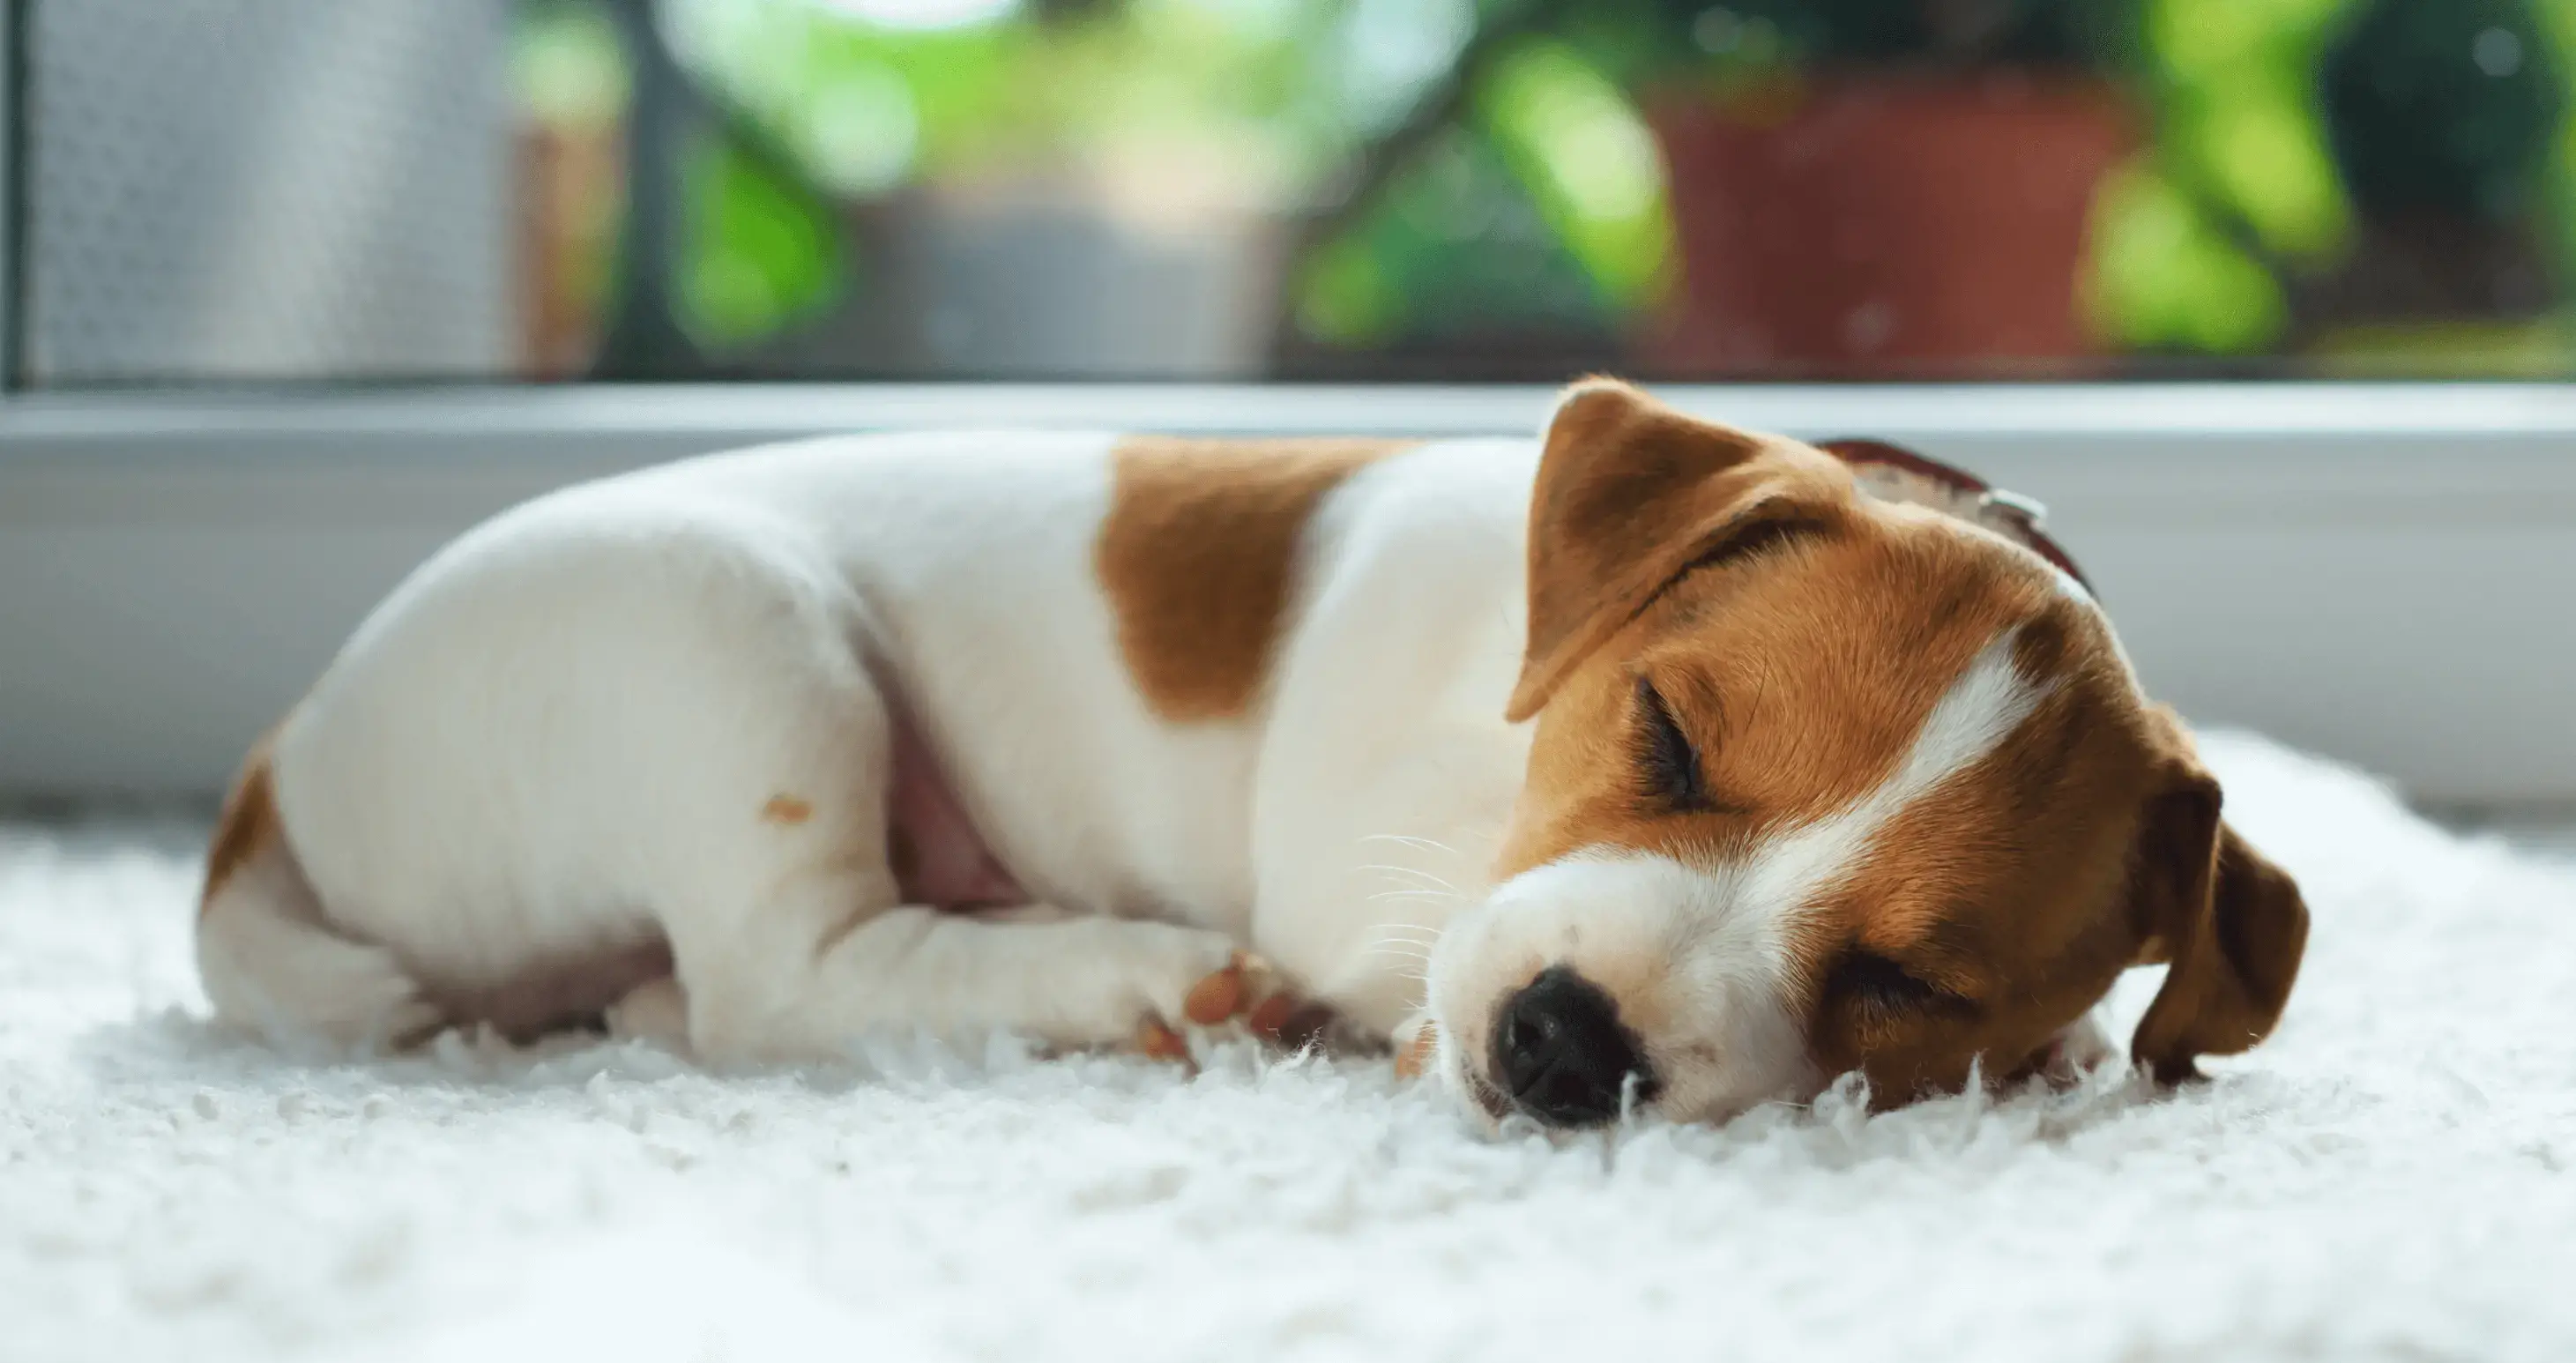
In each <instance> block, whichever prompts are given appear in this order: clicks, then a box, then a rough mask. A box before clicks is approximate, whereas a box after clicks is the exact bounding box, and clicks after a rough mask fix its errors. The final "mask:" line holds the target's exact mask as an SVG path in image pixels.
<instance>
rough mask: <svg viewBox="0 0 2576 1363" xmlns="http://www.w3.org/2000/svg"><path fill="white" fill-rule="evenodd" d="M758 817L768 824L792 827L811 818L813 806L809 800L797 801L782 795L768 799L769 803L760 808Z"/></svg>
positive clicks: (794, 798)
mask: <svg viewBox="0 0 2576 1363" xmlns="http://www.w3.org/2000/svg"><path fill="white" fill-rule="evenodd" d="M760 817H761V818H762V819H763V820H764V821H766V822H769V823H777V824H788V825H791V826H792V825H795V824H800V823H803V822H805V821H806V820H807V819H810V818H813V817H814V804H813V802H812V801H810V800H804V799H799V798H798V797H796V796H793V795H788V794H784V793H781V794H777V795H772V796H770V797H769V803H767V804H765V805H762V806H761V807H760Z"/></svg>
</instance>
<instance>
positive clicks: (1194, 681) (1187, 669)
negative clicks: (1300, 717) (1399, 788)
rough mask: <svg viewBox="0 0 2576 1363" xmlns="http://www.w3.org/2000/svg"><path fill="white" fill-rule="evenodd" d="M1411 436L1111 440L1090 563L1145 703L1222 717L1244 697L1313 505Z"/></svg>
mask: <svg viewBox="0 0 2576 1363" xmlns="http://www.w3.org/2000/svg"><path fill="white" fill-rule="evenodd" d="M1411 443H1412V442H1407V441H1393V440H1339V439H1281V440H1217V439H1184V438H1179V437H1172V436H1137V437H1131V438H1129V439H1127V440H1125V441H1122V442H1121V443H1120V444H1119V446H1118V448H1117V450H1116V451H1115V452H1114V453H1113V455H1112V458H1113V460H1114V462H1115V475H1114V476H1115V482H1114V484H1113V486H1112V489H1111V493H1110V508H1109V515H1108V518H1107V519H1106V521H1104V522H1103V524H1102V525H1101V528H1100V539H1099V542H1098V544H1097V545H1096V546H1095V548H1094V550H1093V555H1092V563H1093V568H1094V571H1096V572H1097V573H1098V574H1099V576H1100V583H1101V586H1102V587H1103V588H1105V589H1106V590H1107V591H1108V593H1109V600H1110V604H1111V607H1112V609H1114V610H1115V611H1116V612H1117V615H1118V647H1119V650H1120V652H1121V653H1123V654H1124V655H1125V657H1126V660H1127V670H1128V672H1129V673H1130V675H1132V676H1134V678H1135V679H1136V686H1137V689H1138V690H1139V691H1140V692H1142V693H1143V694H1144V697H1145V701H1146V704H1147V705H1149V706H1151V707H1152V709H1153V711H1154V713H1155V714H1157V715H1160V716H1162V717H1163V718H1165V719H1171V720H1206V719H1224V718H1229V717H1231V716H1235V715H1239V714H1242V713H1243V712H1244V711H1245V710H1246V709H1247V708H1249V707H1250V706H1251V704H1252V702H1253V700H1254V698H1255V697H1256V696H1258V695H1259V694H1260V691H1261V686H1262V682H1263V680H1264V678H1265V677H1266V676H1267V675H1268V672H1269V665H1270V654H1271V649H1272V646H1273V644H1274V643H1275V642H1276V640H1277V637H1278V633H1279V629H1280V626H1281V622H1282V620H1283V617H1284V616H1285V615H1286V614H1287V611H1288V606H1289V593H1290V590H1291V586H1292V579H1293V577H1294V575H1295V571H1296V566H1297V555H1298V546H1299V544H1300V542H1301V539H1302V537H1303V535H1304V533H1305V529H1306V525H1307V523H1308V522H1309V521H1310V520H1312V519H1313V517H1314V514H1315V508H1316V506H1317V505H1318V504H1319V503H1321V502H1322V501H1323V499H1324V496H1325V494H1326V493H1329V492H1331V491H1332V490H1333V489H1334V488H1335V487H1336V486H1338V485H1340V483H1341V482H1342V481H1343V480H1344V479H1346V478H1349V477H1350V476H1351V475H1352V474H1353V473H1355V472H1357V471H1358V470H1360V469H1361V468H1363V467H1365V466H1367V465H1368V464H1370V463H1372V462H1374V461H1376V460H1378V459H1382V458H1385V457H1386V456H1388V455H1390V454H1393V453H1396V452H1398V451H1400V450H1403V449H1407V448H1410V446H1411Z"/></svg>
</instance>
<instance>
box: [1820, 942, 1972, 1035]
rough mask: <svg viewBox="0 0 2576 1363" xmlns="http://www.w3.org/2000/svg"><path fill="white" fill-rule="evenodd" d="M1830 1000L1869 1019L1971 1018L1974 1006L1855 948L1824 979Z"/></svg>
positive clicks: (1897, 965) (1880, 957)
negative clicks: (1934, 1014) (1922, 1015)
mask: <svg viewBox="0 0 2576 1363" xmlns="http://www.w3.org/2000/svg"><path fill="white" fill-rule="evenodd" d="M1825 991H1826V993H1827V994H1828V995H1829V996H1831V997H1832V998H1834V999H1836V1000H1838V1001H1840V1002H1842V1003H1844V1004H1845V1005H1846V1006H1848V1007H1851V1008H1854V1009H1856V1010H1858V1011H1859V1012H1861V1013H1862V1014H1863V1015H1865V1016H1867V1017H1870V1018H1872V1019H1878V1020H1886V1019H1891V1018H1896V1017H1900V1016H1912V1015H1919V1014H1927V1013H1945V1014H1949V1015H1952V1016H1958V1017H1973V1016H1975V1015H1976V1013H1977V1005H1976V1003H1975V1002H1974V1001H1973V1000H1971V999H1967V998H1964V997H1962V996H1960V995H1958V994H1954V993H1951V992H1950V991H1948V990H1946V989H1943V988H1941V987H1940V986H1939V985H1936V984H1933V983H1932V982H1931V981H1929V980H1926V979H1924V978H1923V977H1921V976H1919V975H1916V974H1914V973H1913V972H1912V971H1909V970H1907V969H1906V968H1905V967H1904V966H1902V965H1899V964H1897V963H1896V962H1895V961H1893V960H1890V959H1889V958H1887V957H1885V956H1881V955H1879V954H1878V953H1877V952H1874V951H1867V950H1863V949H1861V948H1858V947H1855V948H1853V949H1852V950H1850V951H1847V952H1845V953H1843V956H1842V959H1840V960H1838V961H1836V962H1835V963H1834V968H1833V972H1832V973H1831V974H1829V975H1827V976H1826V977H1825Z"/></svg>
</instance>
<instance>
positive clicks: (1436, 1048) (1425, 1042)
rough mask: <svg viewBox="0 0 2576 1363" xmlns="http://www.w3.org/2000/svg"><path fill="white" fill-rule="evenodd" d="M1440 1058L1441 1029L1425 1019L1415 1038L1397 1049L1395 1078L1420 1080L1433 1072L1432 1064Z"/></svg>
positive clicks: (1418, 1027)
mask: <svg viewBox="0 0 2576 1363" xmlns="http://www.w3.org/2000/svg"><path fill="white" fill-rule="evenodd" d="M1439 1057H1440V1029H1439V1028H1437V1027H1434V1026H1432V1025H1431V1021H1430V1019H1428V1018H1425V1019H1424V1020H1423V1021H1422V1022H1421V1023H1420V1025H1418V1026H1416V1027H1415V1028H1414V1030H1413V1036H1412V1037H1411V1038H1410V1039H1408V1040H1405V1041H1403V1042H1402V1043H1401V1044H1399V1045H1398V1046H1397V1047H1396V1049H1395V1077H1396V1078H1398V1079H1419V1078H1421V1077H1422V1076H1424V1075H1426V1074H1429V1073H1430V1072H1431V1066H1432V1062H1434V1061H1436V1060H1437V1059H1439Z"/></svg>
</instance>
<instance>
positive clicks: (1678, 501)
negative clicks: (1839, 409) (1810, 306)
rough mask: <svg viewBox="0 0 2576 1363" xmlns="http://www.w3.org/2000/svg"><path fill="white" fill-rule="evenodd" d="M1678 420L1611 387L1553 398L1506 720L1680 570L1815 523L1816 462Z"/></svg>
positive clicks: (1828, 488) (1831, 466) (1821, 494)
mask: <svg viewBox="0 0 2576 1363" xmlns="http://www.w3.org/2000/svg"><path fill="white" fill-rule="evenodd" d="M1798 448H1799V447H1797V446H1795V445H1792V444H1790V443H1789V442H1786V441H1778V440H1767V439H1765V438H1763V437H1761V436H1756V435H1752V434H1748V433H1746V432H1743V431H1738V430H1734V429H1732V428H1730V427H1726V426H1720V425H1717V424H1715V423H1713V422H1707V421H1701V420H1699V419H1697V418H1695V417H1690V416H1685V415H1683V414H1682V413H1680V412H1677V411H1674V410H1673V409H1672V408H1670V407H1667V406H1665V405H1663V404H1662V403H1660V402H1657V401H1655V400H1654V399H1653V398H1650V397H1648V396H1646V395H1645V394H1644V393H1642V392H1639V391H1638V390H1636V389H1635V388H1632V387H1629V386H1628V385H1627V384H1624V383H1621V382H1619V381H1618V380H1616V379H1599V378H1596V379H1586V380H1584V381H1583V382H1581V383H1578V384H1576V385H1574V386H1573V387H1572V388H1570V389H1568V390H1567V391H1566V395H1565V397H1564V399H1563V400H1562V401H1560V402H1559V403H1558V404H1557V409H1556V416H1555V419H1554V420H1553V421H1551V422H1550V423H1549V424H1548V429H1547V445H1546V449H1545V452H1544V453H1543V454H1541V456H1540V458H1539V466H1538V480H1537V482H1536V484H1535V485H1534V486H1533V488H1532V489H1531V493H1530V526H1529V530H1530V533H1529V649H1528V652H1527V653H1526V654H1524V655H1523V657H1522V661H1521V675H1520V682H1519V684H1518V685H1517V686H1515V687H1514V688H1513V689H1512V699H1511V708H1510V710H1509V711H1508V712H1506V715H1505V718H1507V719H1509V720H1511V721H1512V722H1514V723H1518V722H1519V721H1521V720H1524V719H1527V718H1529V717H1530V716H1531V715H1534V714H1537V713H1538V711H1539V709H1540V708H1541V707H1543V706H1545V705H1546V704H1547V701H1548V697H1549V696H1551V695H1554V694H1555V692H1556V688H1557V685H1558V683H1560V682H1562V681H1563V680H1564V679H1565V675H1566V673H1568V672H1569V671H1571V670H1572V669H1573V668H1574V666H1575V664H1577V663H1579V662H1581V661H1583V659H1584V658H1585V657H1586V656H1588V655H1589V654H1590V653H1591V652H1592V650H1593V649H1595V648H1597V647H1599V646H1600V645H1601V642H1602V641H1603V640H1604V639H1607V638H1608V637H1609V636H1610V635H1612V634H1613V633H1616V632H1617V631H1618V629H1619V628H1620V627H1621V626H1623V625H1625V624H1627V623H1628V622H1629V621H1630V620H1632V619H1635V618H1636V616H1637V613H1638V612H1639V611H1641V610H1643V609H1644V608H1645V606H1646V604H1647V602H1649V601H1650V600H1652V599H1653V597H1654V595H1655V593H1656V592H1657V591H1658V590H1660V589H1661V588H1662V587H1663V586H1664V585H1665V584H1667V583H1669V582H1670V581H1672V579H1673V578H1674V577H1675V576H1676V575H1678V574H1679V573H1681V572H1682V571H1683V570H1685V569H1686V568H1688V567H1690V566H1691V565H1693V564H1694V563H1697V562H1699V561H1700V560H1701V559H1703V558H1705V557H1707V556H1708V555H1709V554H1710V553H1712V552H1717V551H1720V550H1721V548H1722V546H1723V545H1725V544H1727V543H1729V542H1732V541H1735V540H1738V539H1740V538H1741V537H1742V536H1744V535H1745V534H1747V533H1748V532H1751V531H1754V530H1757V529H1760V528H1762V527H1764V526H1766V525H1770V524H1775V523H1784V522H1787V521H1790V520H1793V519H1795V518H1798V517H1802V516H1803V517H1814V516H1817V515H1820V514H1822V513H1821V512H1819V511H1818V510H1816V508H1818V507H1819V506H1821V505H1823V504H1824V503H1825V502H1827V501H1829V500H1831V497H1832V495H1833V493H1834V491H1835V487H1836V485H1835V483H1834V482H1833V481H1832V480H1833V478H1834V476H1835V475H1836V474H1840V475H1841V478H1842V491H1843V492H1844V493H1845V495H1847V493H1848V484H1849V475H1848V474H1842V473H1841V470H1840V466H1839V465H1837V464H1835V463H1834V461H1833V460H1832V459H1831V458H1830V457H1828V456H1825V455H1821V454H1813V452H1812V451H1810V452H1809V453H1810V454H1812V455H1813V458H1812V460H1811V461H1802V460H1800V459H1798V458H1797V457H1796V455H1795V453H1794V451H1796V450H1797V449H1798Z"/></svg>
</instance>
